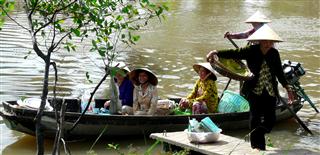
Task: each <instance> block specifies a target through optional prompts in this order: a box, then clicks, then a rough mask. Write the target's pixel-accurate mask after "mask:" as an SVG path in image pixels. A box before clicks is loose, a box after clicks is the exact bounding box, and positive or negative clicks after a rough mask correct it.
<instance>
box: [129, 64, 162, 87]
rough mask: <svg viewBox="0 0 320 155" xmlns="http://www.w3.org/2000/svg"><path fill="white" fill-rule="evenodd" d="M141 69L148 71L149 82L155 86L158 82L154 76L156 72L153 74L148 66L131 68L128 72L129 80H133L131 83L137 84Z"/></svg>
mask: <svg viewBox="0 0 320 155" xmlns="http://www.w3.org/2000/svg"><path fill="white" fill-rule="evenodd" d="M141 71H145V72H148V73H149V74H148V75H149V83H151V84H152V85H154V86H156V85H157V84H158V78H157V76H156V74H154V73H153V72H152V71H151V70H150V69H148V68H145V67H143V68H136V69H134V70H132V71H131V72H130V73H129V78H130V80H131V81H132V82H133V84H135V85H139V84H140V83H139V73H140V72H141Z"/></svg>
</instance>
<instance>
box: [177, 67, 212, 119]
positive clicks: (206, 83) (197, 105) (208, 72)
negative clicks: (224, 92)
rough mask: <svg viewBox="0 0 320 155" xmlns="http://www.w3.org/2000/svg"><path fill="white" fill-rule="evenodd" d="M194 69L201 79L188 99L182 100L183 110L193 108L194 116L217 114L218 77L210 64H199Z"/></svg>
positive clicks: (181, 106) (180, 104)
mask: <svg viewBox="0 0 320 155" xmlns="http://www.w3.org/2000/svg"><path fill="white" fill-rule="evenodd" d="M193 69H194V70H195V71H196V72H197V73H198V75H199V79H198V80H197V82H196V84H195V85H194V88H193V90H192V92H191V93H190V94H189V95H188V97H187V98H186V99H181V100H180V103H179V106H180V108H181V109H186V108H190V107H192V113H193V114H201V113H215V112H217V108H218V90H217V86H216V82H215V81H216V80H217V77H216V76H215V74H214V70H213V68H212V67H211V65H210V63H197V64H194V65H193Z"/></svg>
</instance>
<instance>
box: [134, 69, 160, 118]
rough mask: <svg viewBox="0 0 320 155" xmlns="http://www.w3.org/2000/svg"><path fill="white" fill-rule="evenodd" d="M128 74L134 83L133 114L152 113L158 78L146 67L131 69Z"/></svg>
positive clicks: (154, 108)
mask: <svg viewBox="0 0 320 155" xmlns="http://www.w3.org/2000/svg"><path fill="white" fill-rule="evenodd" d="M129 75H130V79H131V81H132V82H133V84H134V90H133V113H134V115H154V114H155V112H156V108H157V101H158V92H157V84H158V79H157V77H156V75H155V74H154V73H153V72H152V71H151V70H149V69H148V68H137V69H135V70H133V71H131V72H130V74H129Z"/></svg>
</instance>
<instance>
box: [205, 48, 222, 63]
mask: <svg viewBox="0 0 320 155" xmlns="http://www.w3.org/2000/svg"><path fill="white" fill-rule="evenodd" d="M217 54H218V52H217V50H213V51H210V52H209V53H208V54H207V61H208V62H211V63H213V62H214V61H218V60H219V58H218V56H217Z"/></svg>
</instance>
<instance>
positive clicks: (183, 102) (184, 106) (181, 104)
mask: <svg viewBox="0 0 320 155" xmlns="http://www.w3.org/2000/svg"><path fill="white" fill-rule="evenodd" d="M179 108H180V110H186V109H188V108H189V102H188V100H187V99H186V98H182V99H181V100H180V102H179Z"/></svg>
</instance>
